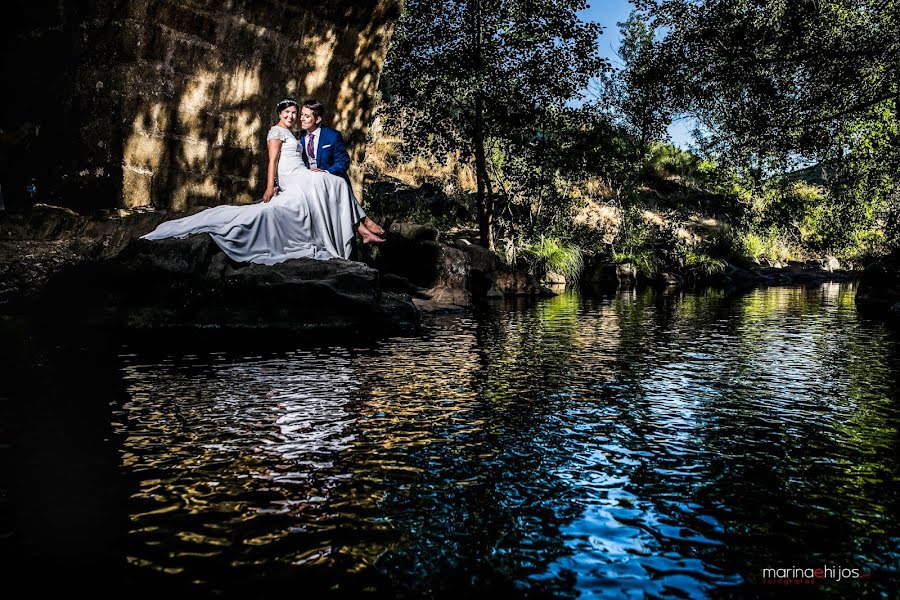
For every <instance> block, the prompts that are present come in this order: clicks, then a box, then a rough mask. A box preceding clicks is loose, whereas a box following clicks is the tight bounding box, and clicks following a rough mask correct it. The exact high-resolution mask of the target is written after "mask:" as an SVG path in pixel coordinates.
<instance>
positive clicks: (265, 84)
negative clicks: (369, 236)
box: [0, 0, 400, 211]
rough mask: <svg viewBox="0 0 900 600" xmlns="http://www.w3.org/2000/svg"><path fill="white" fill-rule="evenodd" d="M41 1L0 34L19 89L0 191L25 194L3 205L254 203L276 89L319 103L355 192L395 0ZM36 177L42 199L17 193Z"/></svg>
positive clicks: (6, 106)
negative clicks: (350, 163) (338, 135)
mask: <svg viewBox="0 0 900 600" xmlns="http://www.w3.org/2000/svg"><path fill="white" fill-rule="evenodd" d="M37 4H38V5H39V6H37V7H35V6H33V5H29V9H28V10H27V11H26V10H24V9H21V8H20V9H12V11H13V12H16V11H17V13H18V14H12V15H9V18H8V19H5V20H4V25H3V26H2V27H3V30H2V33H4V34H6V35H5V37H4V40H5V42H4V43H5V44H6V52H5V54H4V61H3V73H4V78H5V79H6V80H8V81H9V80H12V81H24V82H26V85H24V86H22V93H21V94H18V95H15V94H13V95H10V96H14V97H9V98H4V99H3V101H2V102H3V111H2V116H0V119H2V121H0V123H2V125H0V128H2V129H3V131H4V132H5V137H4V138H3V140H2V142H0V146H2V149H3V158H4V171H3V172H0V177H2V180H0V184H2V185H3V188H4V191H6V190H21V191H22V192H23V193H20V194H18V196H16V194H15V193H13V194H12V195H10V194H9V193H7V195H6V197H7V202H8V203H9V201H10V199H11V197H12V198H15V201H16V202H18V203H20V204H24V203H27V202H31V201H44V202H51V203H54V204H60V205H64V206H70V207H73V208H76V209H78V210H82V211H90V210H96V209H101V208H112V207H125V208H140V207H151V206H152V207H160V208H172V209H183V208H187V207H190V206H197V205H207V206H209V205H216V204H225V203H248V202H252V201H254V200H256V199H257V198H258V197H259V196H260V195H261V194H262V188H263V187H264V184H265V165H266V161H265V135H266V132H267V130H268V128H269V126H270V125H272V124H273V123H274V122H275V121H276V117H275V114H274V112H273V107H274V105H275V103H276V102H277V101H278V100H280V99H281V98H282V97H284V96H285V95H288V96H293V97H296V98H297V99H298V100H302V99H304V98H306V97H316V98H318V99H319V100H321V101H322V102H323V103H324V104H325V105H326V107H327V108H328V109H329V111H330V112H331V114H329V115H327V116H326V121H328V122H329V124H331V125H333V126H334V127H336V128H338V129H340V130H342V131H343V132H344V135H345V138H346V139H347V141H348V149H349V150H350V153H351V156H352V158H353V160H354V168H353V169H352V171H351V180H352V181H353V184H354V189H355V190H356V192H357V194H361V189H362V185H361V184H362V165H361V163H362V161H363V159H364V153H365V138H366V129H367V127H368V125H369V123H370V121H371V118H372V112H373V107H374V96H375V92H376V90H377V86H378V78H379V76H380V72H381V67H382V64H383V61H384V56H385V54H386V52H387V46H388V43H389V39H390V34H391V32H392V29H393V24H394V22H395V21H396V19H397V17H398V16H399V10H400V8H399V0H368V1H363V2H357V1H352V0H338V1H334V2H331V3H327V6H324V7H318V6H316V5H315V4H313V3H296V2H284V3H275V5H271V4H268V3H267V4H266V5H261V4H260V3H256V2H249V1H247V2H233V3H229V4H228V5H217V4H209V3H205V2H199V1H198V2H174V1H157V2H152V1H151V2H136V1H127V2H113V3H104V4H102V5H99V6H92V7H90V8H85V7H82V6H78V5H77V4H75V3H67V2H52V3H51V2H46V1H40V0H38V2H37ZM4 10H5V11H6V12H10V11H9V10H7V9H4ZM41 71H42V72H43V76H39V75H38V74H37V73H38V72H41ZM48 105H49V107H50V109H51V110H48ZM23 128H24V129H25V130H26V133H25V134H24V135H20V134H19V133H16V132H20V131H21V130H22V129H23ZM14 133H15V134H16V136H15V137H14V136H13V134H14ZM31 178H34V179H36V181H37V187H38V189H39V194H38V197H37V198H28V197H26V196H25V195H24V190H25V187H26V185H27V184H28V182H29V180H30V179H31Z"/></svg>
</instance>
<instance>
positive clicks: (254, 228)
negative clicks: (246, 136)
mask: <svg viewBox="0 0 900 600" xmlns="http://www.w3.org/2000/svg"><path fill="white" fill-rule="evenodd" d="M271 139H279V140H282V141H283V142H284V143H283V144H282V146H281V156H280V158H279V160H278V187H279V189H280V190H281V191H280V192H279V193H278V194H277V195H276V196H275V197H274V198H272V199H271V200H270V201H269V202H257V203H256V204H246V205H239V206H235V205H223V206H216V207H214V208H210V209H208V210H204V211H203V212H199V213H197V214H195V215H191V216H190V217H184V218H182V219H176V220H174V221H166V222H165V223H162V224H160V226H159V227H157V228H156V229H155V230H153V231H152V232H150V233H148V234H147V235H144V236H141V237H142V239H146V240H161V239H164V238H172V237H178V238H182V237H187V236H188V235H191V234H195V233H208V234H210V236H211V237H212V239H213V240H214V241H215V242H216V244H218V245H219V247H220V248H221V249H222V250H223V251H224V252H225V254H227V255H228V256H229V257H231V258H232V259H233V260H235V261H238V262H253V263H259V264H264V265H272V264H275V263H280V262H283V261H285V260H288V259H290V258H316V259H319V260H328V259H329V258H335V257H339V258H347V257H349V256H350V250H351V248H352V244H353V238H354V236H355V235H356V231H355V229H354V226H355V225H356V224H357V223H359V222H360V221H361V220H362V219H363V218H365V216H366V213H365V212H364V211H363V209H362V207H361V206H360V205H359V203H358V202H357V201H356V198H355V197H354V196H353V192H352V191H351V190H350V185H349V184H348V183H347V181H346V180H345V179H342V178H341V177H338V176H336V175H332V174H331V173H319V172H313V171H310V170H309V169H308V168H307V167H306V165H304V164H303V156H302V154H301V153H302V152H303V150H302V149H301V148H300V147H299V145H298V142H297V140H296V139H295V138H294V135H293V134H292V133H291V132H290V130H288V129H285V128H284V127H279V126H278V125H275V126H273V127H272V128H271V129H270V130H269V134H268V136H267V137H266V141H268V140H271Z"/></svg>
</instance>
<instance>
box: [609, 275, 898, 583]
mask: <svg viewBox="0 0 900 600" xmlns="http://www.w3.org/2000/svg"><path fill="white" fill-rule="evenodd" d="M852 293H853V288H852V286H850V287H848V286H844V285H836V284H826V285H824V286H816V287H810V288H769V289H764V290H755V291H752V292H750V293H749V294H747V295H744V296H738V297H725V296H721V295H720V294H716V293H714V294H698V295H687V296H685V297H683V298H680V299H679V301H678V302H677V303H676V306H675V310H674V313H673V315H672V317H671V318H670V319H669V320H668V321H667V322H666V323H665V326H664V327H663V326H662V325H661V323H662V321H661V320H660V319H658V318H656V319H654V318H651V317H649V316H648V315H646V313H645V312H644V308H643V307H641V306H633V307H629V308H627V309H620V310H619V313H620V314H622V315H623V318H622V319H621V323H622V325H621V327H622V328H623V330H627V329H629V328H631V329H632V331H631V332H629V333H627V334H626V333H623V336H622V339H623V340H628V341H629V342H632V343H633V342H635V341H637V342H638V344H637V345H636V346H627V345H624V346H623V347H621V348H620V349H619V354H620V356H621V357H622V361H623V362H625V363H631V366H630V368H629V369H626V370H623V372H622V373H623V374H629V373H630V374H631V375H637V374H640V378H639V379H635V380H633V381H632V382H631V390H632V391H636V392H637V394H638V395H637V396H636V397H635V398H632V401H634V404H632V405H631V406H630V407H629V409H628V410H623V411H622V413H621V416H620V418H619V419H618V423H619V424H620V426H623V427H624V430H625V431H627V436H622V435H619V436H618V438H617V439H618V440H619V441H624V442H625V443H624V446H625V447H626V449H628V450H631V451H633V450H635V449H636V448H642V449H643V450H645V451H648V452H649V454H648V455H647V456H646V457H644V458H643V459H639V460H638V461H637V462H638V463H639V464H638V465H636V466H635V467H634V468H632V469H630V470H629V471H628V477H629V483H628V485H627V489H629V490H631V491H635V490H640V493H639V494H638V496H643V497H644V498H646V497H648V496H649V497H654V496H656V497H659V498H662V499H664V498H666V497H672V498H680V499H681V500H680V501H679V502H678V503H675V504H672V505H671V506H668V507H666V506H665V504H666V503H665V501H664V500H663V501H662V502H660V503H659V504H658V508H659V509H660V511H661V512H663V513H667V515H666V516H667V517H668V518H667V519H664V520H667V521H669V522H679V523H682V524H688V525H691V526H692V527H693V526H694V525H696V526H697V529H696V531H698V532H703V531H711V532H712V535H713V537H715V538H718V539H721V540H724V541H726V542H729V544H730V545H729V546H728V547H726V548H725V549H722V548H717V547H715V546H707V547H706V548H704V547H703V546H700V547H699V551H698V552H697V553H696V555H697V556H706V557H707V558H708V559H709V560H710V561H712V562H713V563H715V564H719V565H721V566H724V567H725V569H726V571H731V572H734V573H738V574H741V575H742V576H743V577H747V578H749V579H751V580H753V579H755V578H757V577H758V570H757V569H756V568H755V565H763V566H768V565H766V564H765V563H766V561H767V560H768V561H770V562H771V561H772V560H775V557H780V558H781V559H782V560H788V559H786V558H785V551H786V550H785V549H786V548H787V549H788V550H787V552H789V553H790V552H791V550H790V549H791V548H793V549H794V550H793V551H794V552H796V553H798V555H797V556H793V557H792V558H794V559H795V560H796V561H798V562H797V564H801V563H802V564H806V563H809V562H810V561H815V560H819V562H822V561H827V560H830V559H831V558H832V557H834V556H844V557H846V556H848V555H855V554H856V552H855V550H854V549H855V548H857V547H858V543H859V540H861V539H866V540H868V541H869V543H870V545H872V546H873V547H874V548H875V549H877V551H873V552H870V553H869V554H868V555H867V558H866V560H869V561H871V562H872V563H873V564H885V562H884V559H883V558H880V557H883V556H885V555H888V556H892V555H893V554H892V552H891V550H890V549H889V548H888V547H887V546H889V545H890V543H889V539H890V536H888V535H885V536H872V535H871V525H872V523H881V524H882V526H885V525H886V523H887V522H889V519H891V518H893V517H890V516H885V515H884V514H876V513H878V509H879V507H882V506H884V504H885V502H884V501H885V500H886V499H887V498H889V497H892V496H889V494H891V491H890V487H891V486H890V485H889V484H887V482H889V481H892V478H893V477H895V476H896V473H897V465H896V463H895V462H892V461H887V460H885V457H886V456H888V455H889V454H887V453H888V452H891V454H890V455H891V456H892V455H893V452H892V451H890V450H889V449H890V448H895V447H896V439H895V433H894V432H893V431H892V430H893V427H892V424H894V423H896V409H895V408H892V409H887V410H886V409H885V408H886V404H889V403H891V402H892V401H891V400H890V398H895V397H896V386H895V385H894V384H893V383H892V382H891V381H890V378H889V377H887V376H886V375H887V373H888V372H890V370H891V366H890V365H891V364H892V361H895V360H896V355H894V358H891V354H892V351H891V350H890V349H889V348H887V347H886V345H887V344H886V343H885V339H884V331H883V329H880V328H876V329H878V331H873V332H872V334H873V335H869V334H861V333H860V331H859V329H860V327H865V325H864V324H862V325H861V324H860V321H859V320H858V318H857V316H856V314H855V311H854V310H853V304H852ZM614 304H615V302H614ZM636 314H637V315H640V317H638V316H636ZM641 327H648V328H657V331H653V332H646V331H645V332H641V331H639V330H640V328H641ZM891 411H893V412H891ZM863 415H866V416H868V417H869V418H868V419H865V418H864V417H863ZM861 417H862V418H861ZM850 431H852V432H853V433H850ZM889 431H891V433H887V432H889ZM620 433H621V432H620ZM854 434H855V435H854ZM629 440H630V441H629ZM654 440H658V441H659V442H660V443H662V444H664V445H663V446H658V445H657V444H656V443H655V442H654ZM626 456H627V454H626ZM838 457H840V458H838ZM840 463H845V464H846V466H844V467H839V468H838V467H836V465H837V464H840ZM850 471H856V472H860V471H861V472H863V473H867V474H868V475H869V478H868V483H869V484H870V485H869V486H868V489H866V491H865V493H860V488H859V487H856V486H857V485H858V484H857V480H858V478H857V477H853V476H851V475H850ZM663 472H664V473H666V474H667V475H666V477H665V478H662V477H660V473H663ZM854 487H856V489H853V488H854ZM691 499H692V500H693V503H694V505H693V506H691V502H689V501H688V502H685V500H691ZM716 507H728V510H729V511H730V515H729V518H728V519H727V522H725V523H716V524H715V526H714V527H713V528H712V529H710V528H709V527H704V526H703V524H702V523H701V522H700V521H699V520H698V518H697V517H703V514H702V513H703V511H704V510H707V511H710V512H720V511H719V510H718V509H716ZM896 512H897V511H896V506H895V507H894V509H893V510H891V511H889V513H888V514H889V515H894V516H895V515H896ZM854 513H856V515H855V516H854ZM863 520H864V521H865V522H866V523H868V526H865V525H863V524H862V522H863ZM799 554H803V556H800V555H799ZM747 557H750V561H749V562H750V563H752V564H753V565H754V566H752V567H751V566H750V565H748V561H747Z"/></svg>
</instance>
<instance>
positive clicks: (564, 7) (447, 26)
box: [382, 0, 608, 248]
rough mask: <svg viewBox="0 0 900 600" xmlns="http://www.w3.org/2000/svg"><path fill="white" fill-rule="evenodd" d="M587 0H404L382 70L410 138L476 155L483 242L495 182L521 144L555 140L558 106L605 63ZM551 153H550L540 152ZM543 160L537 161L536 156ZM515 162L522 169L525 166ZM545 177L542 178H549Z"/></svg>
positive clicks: (487, 237) (490, 239)
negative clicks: (583, 15) (584, 14)
mask: <svg viewBox="0 0 900 600" xmlns="http://www.w3.org/2000/svg"><path fill="white" fill-rule="evenodd" d="M586 7H587V3H586V1H585V0H407V2H406V4H405V8H404V12H403V15H402V16H401V18H400V21H399V23H398V25H397V29H396V31H395V34H394V38H393V40H392V44H391V50H390V52H389V55H388V58H387V61H386V64H385V72H384V78H383V85H382V89H383V93H384V97H385V100H386V103H387V106H388V109H387V110H386V111H384V112H385V114H386V115H387V117H388V118H389V119H390V120H392V121H393V122H394V123H393V125H394V126H395V127H397V128H399V129H400V131H401V133H402V135H403V138H404V140H405V142H406V144H407V145H408V146H410V145H412V146H416V147H418V148H422V149H426V150H428V151H431V152H434V153H436V154H438V155H439V154H440V153H441V152H451V151H458V152H460V154H461V156H462V157H463V158H464V159H469V158H474V162H475V172H476V180H477V195H476V210H477V216H478V225H479V232H480V237H481V242H482V244H483V245H484V246H485V247H488V248H493V246H494V228H495V219H496V213H497V211H496V208H497V206H496V203H497V196H498V192H499V194H500V195H501V196H503V195H504V194H505V192H504V190H503V189H500V190H498V189H497V185H498V184H501V183H502V182H500V181H498V179H499V178H501V177H502V166H501V165H499V164H494V163H498V162H503V161H498V160H495V159H499V158H503V159H505V160H506V163H507V171H508V172H512V169H511V161H512V160H513V159H515V158H516V157H515V153H516V152H517V151H519V150H521V149H523V148H529V149H531V150H532V151H536V152H537V154H538V155H539V156H538V159H537V160H538V161H540V160H541V156H540V155H541V148H542V146H546V147H547V148H549V147H550V141H549V138H548V134H549V133H552V132H553V130H554V119H555V116H554V115H558V114H560V111H561V110H562V107H563V106H564V105H565V103H566V102H567V101H569V100H572V99H575V98H577V97H579V95H580V93H581V90H583V89H584V88H585V87H586V85H587V82H588V81H589V80H590V79H591V78H592V77H595V76H597V75H598V74H599V73H601V72H602V71H603V70H604V69H607V68H608V64H607V63H606V61H604V60H603V59H602V58H601V57H600V56H599V54H598V51H597V37H598V35H599V34H600V31H601V29H600V27H599V26H598V25H597V24H594V23H586V22H583V21H581V20H580V19H579V17H578V14H577V13H578V11H579V10H583V9H584V8H586ZM548 156H550V154H549V153H544V155H543V158H544V159H546V158H547V157H548ZM533 164H537V163H533ZM519 171H520V172H521V171H524V170H523V169H519ZM546 180H547V178H544V181H545V182H546Z"/></svg>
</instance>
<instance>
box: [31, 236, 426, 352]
mask: <svg viewBox="0 0 900 600" xmlns="http://www.w3.org/2000/svg"><path fill="white" fill-rule="evenodd" d="M76 289H77V290H78V292H77V293H73V290H76ZM36 305H37V307H38V310H39V311H40V312H41V314H44V315H52V316H53V318H54V319H58V320H60V322H65V323H67V324H72V323H76V324H82V325H86V326H90V327H110V328H120V327H125V328H127V329H131V330H154V331H157V330H182V331H184V330H188V331H189V330H210V329H211V330H220V331H221V330H228V331H247V330H259V329H265V330H267V331H286V332H299V333H311V334H314V333H328V334H331V333H359V334H372V335H378V334H383V333H391V334H404V333H412V332H414V331H416V329H417V327H418V324H419V319H420V313H419V311H418V310H417V309H416V308H415V306H414V305H413V304H412V302H411V301H410V299H409V297H408V296H405V295H403V294H398V293H394V292H385V291H382V289H381V286H380V283H379V274H378V272H377V271H375V270H374V269H371V268H369V267H367V266H366V265H364V264H362V263H358V262H353V261H348V260H342V259H332V260H328V261H318V260H313V259H295V260H289V261H285V262H284V263H281V264H278V265H272V266H266V265H255V264H247V263H241V264H238V263H234V262H233V261H231V260H230V259H228V257H227V256H226V255H225V254H224V253H222V252H221V250H219V248H218V246H216V245H215V243H214V242H213V241H212V240H211V239H210V237H209V236H207V235H195V236H191V237H188V238H186V239H182V240H178V239H171V240H162V241H154V242H151V241H147V240H140V239H137V240H133V241H132V242H130V243H129V244H128V246H127V247H126V248H125V249H124V250H123V251H122V252H121V253H119V254H118V255H117V256H116V257H114V258H111V259H106V260H99V261H86V262H83V263H81V264H79V265H76V266H73V267H69V268H67V269H65V270H63V271H62V272H61V273H59V274H57V275H56V276H54V277H53V278H52V279H51V280H50V282H49V284H48V285H47V286H46V287H45V288H44V290H43V292H42V293H41V294H40V296H39V297H38V299H37V301H36Z"/></svg>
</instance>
